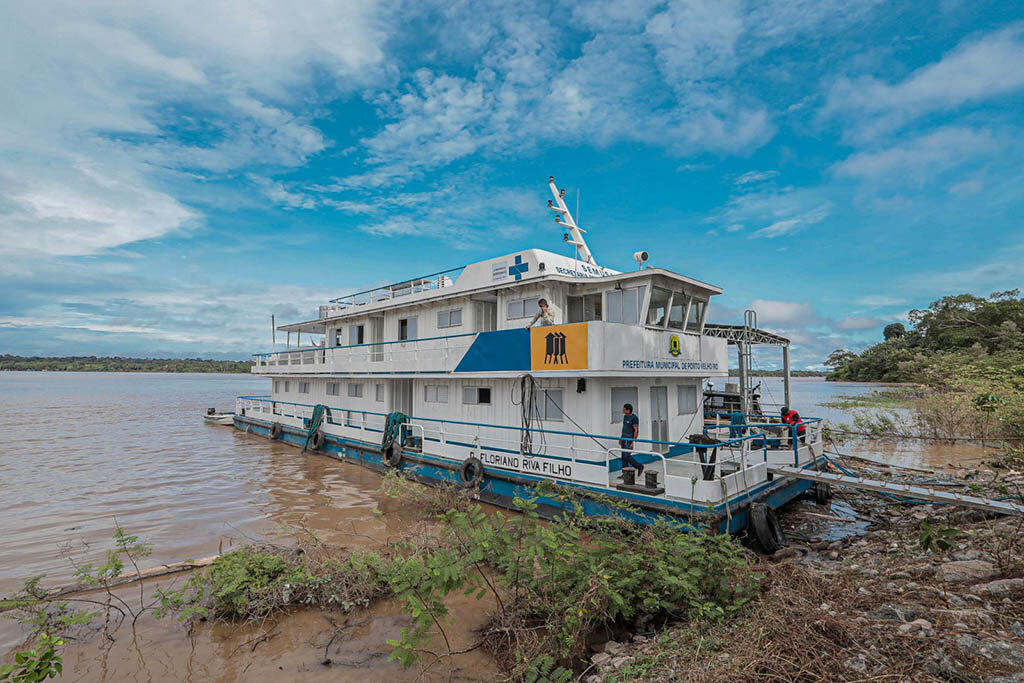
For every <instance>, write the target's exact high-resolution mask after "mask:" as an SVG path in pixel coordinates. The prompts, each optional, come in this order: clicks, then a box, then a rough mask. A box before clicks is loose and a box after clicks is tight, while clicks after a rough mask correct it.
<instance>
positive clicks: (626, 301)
mask: <svg viewBox="0 0 1024 683" xmlns="http://www.w3.org/2000/svg"><path fill="white" fill-rule="evenodd" d="M643 300H644V288H643V287H625V288H623V289H613V290H611V291H610V292H608V294H607V298H606V301H607V306H606V308H607V311H606V312H605V320H607V321H608V322H610V323H625V324H627V325H636V324H637V323H639V322H640V304H641V303H642V302H643Z"/></svg>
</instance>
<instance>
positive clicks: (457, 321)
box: [437, 308, 462, 330]
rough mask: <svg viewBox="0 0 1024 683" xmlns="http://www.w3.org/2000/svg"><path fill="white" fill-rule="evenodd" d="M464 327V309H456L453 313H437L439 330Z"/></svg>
mask: <svg viewBox="0 0 1024 683" xmlns="http://www.w3.org/2000/svg"><path fill="white" fill-rule="evenodd" d="M461 325H462V309H461V308H456V309H453V310H451V311H438V312H437V329H439V330H440V329H444V328H446V327H460V326H461Z"/></svg>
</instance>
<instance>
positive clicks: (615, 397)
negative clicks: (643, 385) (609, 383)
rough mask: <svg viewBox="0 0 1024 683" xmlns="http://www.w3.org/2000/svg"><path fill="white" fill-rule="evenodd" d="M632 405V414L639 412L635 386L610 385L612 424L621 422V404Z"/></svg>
mask: <svg viewBox="0 0 1024 683" xmlns="http://www.w3.org/2000/svg"><path fill="white" fill-rule="evenodd" d="M626 403H628V404H629V405H631V406H633V414H634V415H635V414H636V413H637V412H639V407H638V406H637V389H636V387H612V424H622V406H623V405H625V404H626Z"/></svg>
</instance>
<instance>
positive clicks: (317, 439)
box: [309, 429, 327, 451]
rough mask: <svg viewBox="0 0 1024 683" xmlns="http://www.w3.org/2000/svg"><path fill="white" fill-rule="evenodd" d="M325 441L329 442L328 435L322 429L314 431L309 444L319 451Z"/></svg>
mask: <svg viewBox="0 0 1024 683" xmlns="http://www.w3.org/2000/svg"><path fill="white" fill-rule="evenodd" d="M325 443H327V435H326V434H324V433H323V431H322V430H320V429H318V430H316V431H315V432H313V436H312V437H310V439H309V445H310V446H311V447H312V448H313V450H314V451H318V450H320V449H321V448H323V447H324V444H325Z"/></svg>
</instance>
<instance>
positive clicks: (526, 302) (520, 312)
mask: <svg viewBox="0 0 1024 683" xmlns="http://www.w3.org/2000/svg"><path fill="white" fill-rule="evenodd" d="M539 301H540V297H539V296H535V297H532V298H529V299H513V300H512V301H509V302H508V319H509V320H518V319H519V318H528V317H530V316H532V315H533V314H534V313H536V312H537V310H538V308H539V304H538V302H539Z"/></svg>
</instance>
